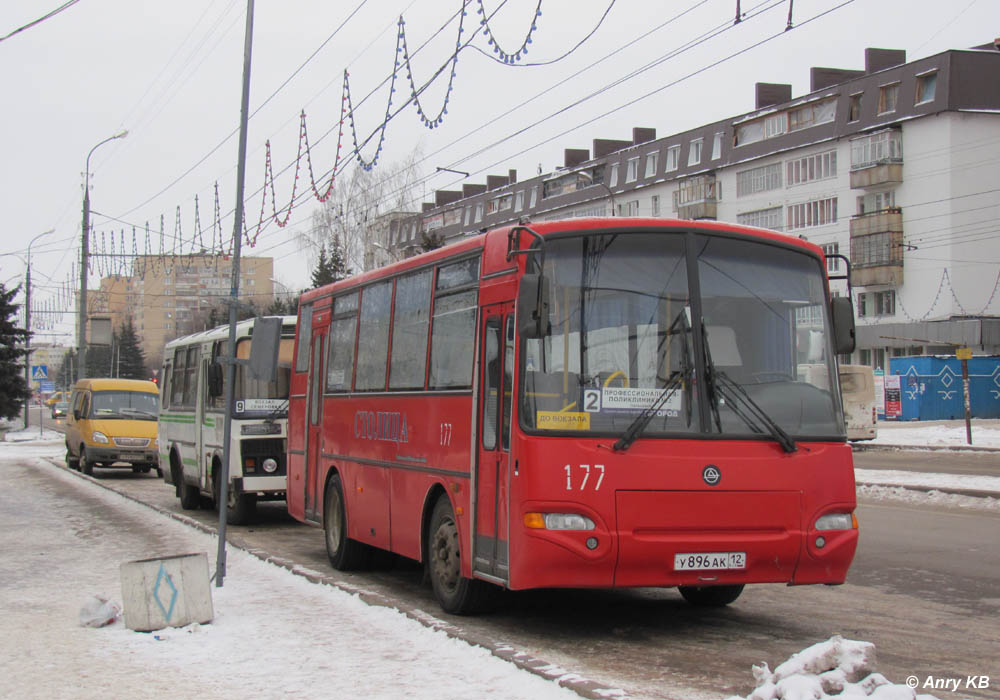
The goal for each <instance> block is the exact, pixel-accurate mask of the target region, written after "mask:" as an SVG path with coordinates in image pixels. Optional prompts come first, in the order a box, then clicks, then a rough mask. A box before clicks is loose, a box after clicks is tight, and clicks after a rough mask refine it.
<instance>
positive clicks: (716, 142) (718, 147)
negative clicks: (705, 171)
mask: <svg viewBox="0 0 1000 700" xmlns="http://www.w3.org/2000/svg"><path fill="white" fill-rule="evenodd" d="M721 157H722V132H721V131H716V132H715V136H713V137H712V160H718V159H719V158H721Z"/></svg>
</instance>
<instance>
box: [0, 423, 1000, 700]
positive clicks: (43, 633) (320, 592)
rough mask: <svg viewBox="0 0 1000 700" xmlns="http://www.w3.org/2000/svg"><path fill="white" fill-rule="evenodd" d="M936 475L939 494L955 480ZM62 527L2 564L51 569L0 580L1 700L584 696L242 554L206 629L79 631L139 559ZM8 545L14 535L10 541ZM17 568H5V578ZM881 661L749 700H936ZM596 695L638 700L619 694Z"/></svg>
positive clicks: (25, 437) (44, 531)
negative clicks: (74, 539) (81, 542)
mask: <svg viewBox="0 0 1000 700" xmlns="http://www.w3.org/2000/svg"><path fill="white" fill-rule="evenodd" d="M886 432H888V431H886ZM5 437H6V441H5V442H0V470H5V469H9V468H11V467H12V466H13V465H28V466H31V467H34V468H38V469H46V470H50V473H49V474H47V477H51V478H52V479H61V480H63V481H64V482H65V483H66V484H69V485H71V486H72V487H73V488H77V489H80V490H81V493H84V492H85V493H86V495H87V497H89V498H97V499H100V500H101V501H103V502H105V503H106V504H107V507H109V508H115V509H129V510H132V511H135V517H137V518H142V519H145V520H149V519H158V520H157V525H156V527H157V528H158V529H161V530H162V533H163V538H165V539H166V540H169V542H170V545H171V546H172V547H174V551H182V552H207V553H209V554H210V559H211V553H213V552H215V550H216V544H215V539H214V538H213V537H212V536H209V535H206V534H204V533H202V532H201V531H198V530H196V529H194V528H190V527H188V526H186V525H184V524H183V523H181V522H178V521H176V520H173V519H170V518H167V517H165V516H163V515H161V514H159V513H156V512H154V511H150V510H149V509H147V508H145V507H144V506H142V505H140V504H137V503H133V502H131V501H126V500H123V499H122V498H120V497H119V496H117V495H115V494H113V493H110V492H108V491H105V490H103V489H100V488H97V487H95V486H93V485H92V484H90V483H88V482H87V481H84V480H81V479H80V478H79V477H78V476H76V475H74V474H70V473H68V472H65V471H63V470H60V469H57V468H56V467H53V466H52V465H51V464H50V463H49V462H48V461H47V460H46V459H43V458H50V459H51V458H56V459H59V458H61V457H62V455H63V448H62V436H61V435H60V434H58V433H46V434H44V435H43V436H42V438H41V439H39V434H38V432H37V428H36V429H34V430H31V429H29V430H28V431H26V432H18V431H13V432H8V433H7V435H6V436H5ZM910 439H912V437H911V438H910ZM998 442H1000V440H998ZM907 444H912V443H907ZM998 446H1000V445H998ZM864 471H865V474H867V473H868V470H864ZM934 476H936V477H940V480H941V482H942V484H947V483H949V479H954V477H946V476H945V475H934ZM893 483H898V482H893ZM950 483H955V482H954V481H952V482H950ZM990 483H991V484H992V483H993V482H990ZM993 485H994V486H997V485H996V484H993ZM997 488H998V489H1000V486H997ZM922 496H923V497H928V494H922ZM980 500H983V499H980ZM5 518H6V519H7V520H13V518H14V516H13V515H11V514H7V515H5V514H4V507H3V506H0V523H2V522H4V520H5ZM161 519H162V523H160V522H159V520H161ZM52 520H53V524H48V525H45V524H39V525H36V526H35V527H33V529H32V531H31V535H30V539H28V540H27V541H21V543H20V545H19V546H17V547H5V549H4V550H3V554H0V557H3V558H7V557H11V556H14V557H17V556H21V557H24V558H30V557H35V556H36V555H37V554H45V555H50V556H48V557H46V558H44V559H43V561H44V565H45V566H46V567H47V569H46V571H35V572H34V575H32V576H31V579H30V580H31V585H30V586H25V585H23V582H15V583H9V582H7V581H4V580H0V607H2V609H4V610H5V614H4V618H3V622H2V623H0V630H3V631H4V632H3V634H0V678H2V679H3V680H2V681H0V686H2V687H3V690H2V691H0V695H3V696H5V697H17V698H42V697H45V698H48V697H59V696H65V697H74V698H95V699H96V698H102V699H103V698H108V697H125V696H134V695H138V694H143V695H156V694H161V695H163V694H171V695H178V694H180V695H182V696H194V695H198V696H199V697H202V698H226V697H239V696H252V697H262V698H270V697H283V698H284V697H292V698H297V697H301V698H314V697H337V698H340V697H365V698H399V697H404V696H405V697H408V698H410V699H411V700H420V699H421V698H428V700H430V699H431V698H433V699H435V700H438V699H441V698H463V699H465V698H470V697H471V698H503V699H507V698H512V699H513V698H525V699H527V698H532V699H535V698H538V699H543V700H544V699H547V698H553V699H554V698H572V697H579V696H577V695H575V694H574V693H573V692H571V691H570V690H568V689H566V688H563V687H560V686H559V685H558V684H557V683H556V682H554V680H555V679H558V678H559V677H565V674H567V673H568V672H567V671H566V670H564V669H552V670H551V672H550V673H549V674H547V675H548V676H549V677H548V678H546V677H543V676H540V675H536V674H532V673H529V672H526V671H524V670H521V669H519V668H518V667H516V666H515V665H514V664H512V663H509V662H507V661H504V660H501V659H499V658H497V657H495V656H493V655H491V653H490V652H489V651H488V650H486V649H483V648H480V647H476V646H472V645H469V644H467V643H465V642H463V641H460V640H457V639H454V638H451V637H448V636H447V635H446V634H445V633H444V632H443V631H441V630H440V629H434V628H432V627H427V626H425V625H423V624H420V623H419V622H416V621H415V620H413V619H410V618H408V617H406V616H404V615H402V614H401V613H399V612H397V611H395V610H392V609H389V608H384V607H377V606H370V605H367V604H366V603H364V602H363V601H362V600H360V599H359V598H358V597H357V596H356V595H352V594H350V593H347V592H345V591H342V590H340V589H337V588H333V587H330V586H327V585H322V584H314V583H311V582H309V581H307V580H306V579H305V578H302V577H300V576H297V575H295V574H293V573H291V572H289V571H287V570H286V569H283V568H279V567H276V566H273V565H271V564H268V563H265V562H262V561H260V560H258V559H256V558H255V557H253V556H251V555H249V554H247V553H245V552H243V551H240V550H238V549H235V548H230V549H229V557H228V567H227V577H226V585H225V586H224V587H223V588H214V587H213V588H212V589H211V590H212V599H213V600H212V603H213V608H214V614H215V617H214V620H213V621H212V623H211V624H207V625H198V624H192V625H189V626H187V627H183V628H176V629H166V630H161V631H158V632H156V633H152V634H150V633H139V632H133V631H131V630H129V629H127V628H126V627H125V626H124V624H123V622H122V621H121V620H118V621H116V622H114V623H113V624H111V625H109V626H106V627H102V628H89V627H83V626H81V625H80V623H79V612H80V610H81V606H83V605H84V604H85V603H86V601H87V599H88V598H90V597H91V596H92V595H94V594H103V595H104V596H105V597H107V598H109V599H110V600H112V601H114V602H116V603H118V604H119V605H120V604H121V596H120V589H119V588H118V586H119V584H120V581H119V570H118V566H119V564H120V563H123V562H124V561H128V560H129V559H128V558H127V557H126V558H123V554H122V541H123V540H122V539H121V538H123V537H125V536H126V535H125V534H117V535H112V534H111V533H106V534H105V536H103V537H102V538H99V540H98V541H97V542H94V543H91V544H90V545H88V550H89V551H88V553H87V555H86V556H81V555H79V554H76V555H73V554H72V553H68V552H67V549H69V548H67V547H66V542H65V540H66V537H67V535H66V532H65V529H64V526H63V525H61V524H60V521H59V515H58V514H54V516H53V518H52ZM8 525H9V523H8ZM13 534H14V533H13V532H12V531H11V529H10V527H9V526H8V529H7V530H6V537H7V538H10V537H11V536H12V535H13ZM20 534H21V535H22V540H23V533H20ZM101 562H103V563H104V564H105V565H104V566H101V565H100V563H101ZM107 562H112V563H113V564H112V565H110V566H109V565H107ZM11 564H12V563H11V562H9V561H8V562H7V565H8V567H9V566H11ZM36 564H37V561H33V562H25V563H24V564H23V566H24V567H25V568H30V567H32V566H34V565H36ZM13 565H14V566H15V567H17V566H20V564H19V563H17V562H15V563H14V564H13ZM53 573H56V574H57V575H53ZM67 582H70V583H67ZM318 611H322V612H321V613H319V612H318ZM427 617H428V619H431V615H428V616H427ZM874 653H875V649H874V646H873V645H871V644H869V643H867V642H863V641H850V640H842V639H840V638H839V637H836V636H834V637H832V638H831V639H829V640H817V644H816V645H814V646H812V647H809V648H807V649H805V650H803V651H802V652H800V653H799V654H796V655H794V656H793V657H792V658H791V659H789V660H787V661H785V662H784V663H780V664H779V665H778V666H777V667H776V668H775V670H774V672H771V671H770V670H769V669H768V667H767V664H766V663H763V664H762V666H755V667H754V668H753V669H747V684H748V686H749V685H750V684H751V683H753V684H754V685H755V686H756V689H755V690H754V691H753V692H752V693H751V694H749V695H747V696H746V698H747V699H748V700H778V699H779V698H780V699H781V700H820V699H822V698H840V699H841V700H855V699H860V698H875V699H876V700H914V698H919V699H920V700H926V699H928V698H931V697H933V696H931V695H927V694H926V692H927V691H926V690H924V689H923V687H922V686H920V687H917V689H916V690H913V689H912V687H911V686H913V685H914V684H916V685H918V686H919V685H920V683H921V682H923V681H922V680H920V679H915V678H911V679H905V681H904V679H886V678H884V677H883V676H882V675H881V674H879V673H877V671H876V668H875V663H874ZM761 661H762V662H765V661H770V662H772V663H778V662H779V661H780V660H777V659H761ZM543 675H544V674H543ZM620 684H621V686H622V687H627V686H628V679H620ZM938 692H940V691H938ZM921 693H925V694H921ZM664 694H665V695H669V696H672V697H674V696H676V692H675V691H674V690H672V689H670V688H664ZM600 695H601V696H604V697H611V698H614V697H627V693H626V692H625V691H624V690H621V689H619V688H615V687H608V688H606V689H604V690H603V691H601V692H600ZM707 697H712V696H711V694H709V695H708V696H707ZM715 697H722V694H721V693H719V694H718V695H716V696H715Z"/></svg>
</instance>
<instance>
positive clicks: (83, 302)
mask: <svg viewBox="0 0 1000 700" xmlns="http://www.w3.org/2000/svg"><path fill="white" fill-rule="evenodd" d="M126 136H128V130H127V129H122V130H121V131H119V132H118V133H117V134H115V135H114V136H109V137H108V138H106V139H104V140H103V141H101V142H100V143H98V144H97V145H96V146H94V147H93V148H91V149H90V153H88V154H87V164H86V167H85V169H84V174H83V225H82V226H81V228H82V229H83V237H82V238H81V239H80V308H79V309H78V310H77V311H78V323H79V328H77V348H78V349H77V356H78V358H79V359H78V360H77V363H76V364H77V370H78V372H79V375H78V376H77V379H84V378H85V377H86V376H87V262H88V260H87V258H88V257H89V256H90V156H92V155H94V151H96V150H97V149H98V148H99V147H100V146H103V145H104V144H106V143H107V142H108V141H114V140H115V139H123V138H125V137H126Z"/></svg>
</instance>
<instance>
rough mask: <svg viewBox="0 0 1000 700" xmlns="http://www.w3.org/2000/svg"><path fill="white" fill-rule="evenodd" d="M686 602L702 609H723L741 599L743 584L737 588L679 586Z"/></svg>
mask: <svg viewBox="0 0 1000 700" xmlns="http://www.w3.org/2000/svg"><path fill="white" fill-rule="evenodd" d="M677 589H678V590H679V591H680V592H681V595H682V596H684V600H686V601H687V602H689V603H691V605H697V606H698V607H700V608H721V607H723V606H726V605H729V604H730V603H732V602H733V601H734V600H736V599H737V598H739V597H740V593H742V592H743V584H742V583H741V584H739V585H735V586H678V587H677Z"/></svg>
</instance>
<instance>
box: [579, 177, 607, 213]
mask: <svg viewBox="0 0 1000 700" xmlns="http://www.w3.org/2000/svg"><path fill="white" fill-rule="evenodd" d="M576 175H577V177H578V178H579V179H581V180H584V181H585V182H587V183H588V184H591V185H600V186H601V187H603V188H604V189H605V190H607V191H608V197H609V198H610V200H611V216H614V215H615V193H614V192H612V191H611V188H610V187H608V186H607V185H606V184H605V183H604V182H603V181H602V182H597V181H595V180H594V176H593V175H592V174H590V173H588V172H587V171H586V170H581V171H579V172H577V174H576Z"/></svg>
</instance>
